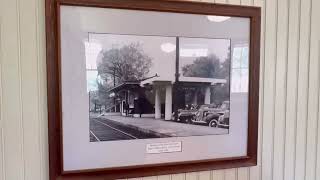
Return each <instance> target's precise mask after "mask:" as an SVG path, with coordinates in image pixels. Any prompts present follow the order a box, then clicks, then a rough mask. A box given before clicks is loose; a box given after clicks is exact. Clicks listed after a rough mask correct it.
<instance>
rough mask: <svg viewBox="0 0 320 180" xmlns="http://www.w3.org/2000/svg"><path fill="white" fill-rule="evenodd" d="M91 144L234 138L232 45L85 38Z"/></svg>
mask: <svg viewBox="0 0 320 180" xmlns="http://www.w3.org/2000/svg"><path fill="white" fill-rule="evenodd" d="M85 55H86V74H87V93H88V97H89V99H88V103H89V109H88V111H89V118H88V121H89V128H90V129H89V134H90V142H99V141H118V140H134V139H150V138H169V137H188V136H205V135H220V134H228V133H229V116H230V80H231V78H230V73H231V71H230V70H231V66H232V64H231V40H230V39H213V38H193V37H179V36H177V37H174V36H151V35H123V34H108V33H88V40H87V41H86V42H85Z"/></svg>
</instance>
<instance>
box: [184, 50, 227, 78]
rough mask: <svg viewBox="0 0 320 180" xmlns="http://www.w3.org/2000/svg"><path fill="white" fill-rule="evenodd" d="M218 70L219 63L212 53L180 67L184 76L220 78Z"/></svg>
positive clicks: (219, 67)
mask: <svg viewBox="0 0 320 180" xmlns="http://www.w3.org/2000/svg"><path fill="white" fill-rule="evenodd" d="M220 72H221V63H220V60H219V58H218V57H217V56H216V55H214V54H211V55H210V56H206V57H199V58H197V59H196V60H195V61H194V62H193V64H188V65H185V66H184V67H182V73H183V76H185V77H203V78H222V77H221V76H222V75H221V74H220Z"/></svg>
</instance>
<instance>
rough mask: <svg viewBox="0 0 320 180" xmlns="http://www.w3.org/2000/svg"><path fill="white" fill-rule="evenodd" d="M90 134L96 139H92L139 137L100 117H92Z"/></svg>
mask: <svg viewBox="0 0 320 180" xmlns="http://www.w3.org/2000/svg"><path fill="white" fill-rule="evenodd" d="M90 134H91V136H92V137H93V138H94V139H95V140H92V138H91V141H112V140H129V139H138V137H136V136H134V135H132V134H130V133H128V132H124V131H122V130H120V129H118V128H116V127H114V126H112V125H110V124H108V123H105V122H102V121H100V120H98V119H92V120H91V124H90Z"/></svg>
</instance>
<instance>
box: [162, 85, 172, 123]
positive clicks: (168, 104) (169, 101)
mask: <svg viewBox="0 0 320 180" xmlns="http://www.w3.org/2000/svg"><path fill="white" fill-rule="evenodd" d="M171 117H172V85H171V84H169V85H166V102H165V116H164V119H165V120H171Z"/></svg>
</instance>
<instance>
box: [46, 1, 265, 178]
mask: <svg viewBox="0 0 320 180" xmlns="http://www.w3.org/2000/svg"><path fill="white" fill-rule="evenodd" d="M137 2H139V3H137ZM60 4H61V5H74V6H90V7H101V8H120V9H136V10H148V11H149V10H150V11H163V12H178V13H191V14H192V13H194V14H215V15H228V16H230V15H232V16H240V17H251V24H250V28H251V30H253V32H251V34H250V73H249V74H250V77H249V80H250V81H249V109H250V112H249V116H248V146H247V148H248V151H247V156H246V157H238V158H231V159H224V160H206V161H204V162H202V161H201V162H188V164H183V163H185V162H181V163H174V164H169V165H168V166H165V167H164V165H165V164H159V165H156V166H141V167H140V166H137V167H135V168H133V167H131V168H130V169H115V170H112V171H113V172H112V173H111V172H110V171H111V170H105V169H97V170H92V171H83V172H80V171H75V172H69V173H65V172H64V171H63V165H62V164H63V163H62V139H61V138H62V135H61V134H62V129H61V119H62V118H61V92H60V89H61V88H60V72H59V69H60V67H59V66H60V65H59V61H58V58H59V56H60V51H59V48H60V45H59V43H60V42H59V38H58V37H59V9H58V6H59V5H60ZM156 5H158V6H160V7H156V8H155V6H156ZM235 9H237V10H238V11H237V13H234V11H235ZM213 10H214V12H212V11H213ZM186 11H188V12H186ZM45 15H46V22H45V24H46V46H47V49H46V58H47V81H48V82H47V94H48V120H49V122H48V126H49V127H48V128H49V129H48V133H49V136H48V141H49V166H50V168H49V177H50V180H57V179H59V180H80V179H91V180H103V179H114V178H131V177H138V176H139V177H143V176H151V175H162V174H172V173H183V172H192V171H202V170H214V169H226V168H237V167H246V166H254V165H257V148H258V113H259V68H260V66H259V59H260V32H261V10H260V8H259V7H244V6H237V5H222V4H214V3H204V2H190V1H183V0H155V1H149V0H117V1H116V0H46V2H45Z"/></svg>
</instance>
